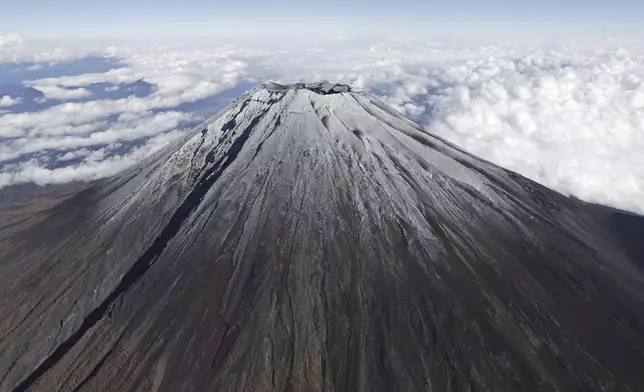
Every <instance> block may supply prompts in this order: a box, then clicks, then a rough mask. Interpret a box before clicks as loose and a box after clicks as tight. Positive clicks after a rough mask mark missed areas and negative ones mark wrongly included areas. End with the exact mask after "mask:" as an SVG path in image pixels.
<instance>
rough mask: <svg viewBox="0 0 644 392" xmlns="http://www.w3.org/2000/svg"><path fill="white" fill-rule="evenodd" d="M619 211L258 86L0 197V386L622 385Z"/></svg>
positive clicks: (334, 93)
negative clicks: (2, 201)
mask: <svg viewBox="0 0 644 392" xmlns="http://www.w3.org/2000/svg"><path fill="white" fill-rule="evenodd" d="M642 227H644V224H642V220H641V219H640V218H638V217H635V216H630V215H627V214H622V213H619V212H615V211H610V210H608V209H604V208H601V207H596V206H590V205H587V204H585V203H582V202H580V201H577V200H573V199H570V198H568V197H565V196H563V195H561V194H558V193H556V192H554V191H551V190H548V189H546V188H544V187H542V186H540V185H538V184H536V183H534V182H532V181H530V180H527V179H525V178H523V177H521V176H519V175H517V174H515V173H512V172H509V171H507V170H504V169H502V168H499V167H497V166H494V165H492V164H490V163H488V162H485V161H482V160H480V159H478V158H476V157H474V156H471V155H469V154H467V153H465V152H463V151H461V150H459V149H458V148H455V147H454V146H452V145H450V144H448V143H446V142H445V141H443V140H441V139H439V138H437V137H435V136H432V135H430V134H428V133H427V132H426V131H425V130H423V129H422V128H421V127H419V126H418V125H416V124H414V123H413V122H411V121H410V120H409V119H407V118H405V117H404V116H403V115H401V114H400V113H398V112H396V111H395V110H393V109H392V108H390V107H389V106H387V105H386V104H384V103H383V102H381V101H379V100H378V99H376V98H375V97H373V96H371V95H369V94H367V93H364V92H359V91H354V90H353V89H351V87H349V86H347V85H341V84H332V83H316V84H294V85H287V86H282V85H278V84H275V83H267V84H264V85H261V86H259V87H257V88H255V89H253V90H251V91H249V92H248V93H246V94H245V95H243V96H242V97H240V98H239V99H237V100H236V101H235V102H233V103H232V104H231V105H230V106H229V107H228V108H226V109H225V110H223V111H222V112H221V113H220V114H219V115H217V116H216V117H214V118H212V119H210V120H208V121H207V122H206V123H204V124H203V125H202V126H200V127H199V128H198V129H196V130H194V131H193V132H191V133H189V134H187V135H186V136H185V137H184V138H182V139H181V140H178V141H177V142H176V143H174V144H172V145H171V146H168V147H167V148H165V149H163V150H162V151H159V152H158V153H156V154H155V155H153V156H152V157H150V158H149V159H147V160H145V161H143V162H141V163H139V164H138V165H136V166H135V167H132V168H131V169H129V170H127V171H125V172H123V173H121V174H120V175H118V176H116V177H113V178H109V179H105V180H101V181H99V182H97V183H95V184H92V185H91V186H90V187H88V188H87V189H85V190H83V191H81V192H78V193H74V194H73V195H72V196H69V197H65V198H63V199H61V200H50V199H46V198H42V197H40V198H37V199H34V200H33V201H30V202H25V203H24V204H22V205H19V206H14V207H12V208H11V209H2V211H1V212H0V298H1V299H2V301H1V302H0V353H2V355H1V356H0V390H1V391H26V390H30V391H115V392H116V391H118V392H125V391H155V392H158V391H168V392H170V391H336V392H340V391H347V392H353V391H365V392H366V391H369V392H371V391H382V392H390V391H433V392H439V391H512V392H515V391H638V390H642V388H644V372H642V369H644V290H643V288H644V277H643V275H642V268H643V267H642V266H643V264H644V263H643V260H642V255H643V254H644V253H643V252H642V250H643V249H644V247H642V246H640V244H639V240H638V238H641V234H642V232H643V231H642ZM637 233H639V235H638V234H637Z"/></svg>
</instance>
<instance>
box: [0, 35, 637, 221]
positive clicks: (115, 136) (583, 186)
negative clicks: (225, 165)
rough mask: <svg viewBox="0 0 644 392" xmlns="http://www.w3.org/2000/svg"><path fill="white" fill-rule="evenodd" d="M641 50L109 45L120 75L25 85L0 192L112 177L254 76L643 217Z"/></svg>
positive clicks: (3, 157)
mask: <svg viewBox="0 0 644 392" xmlns="http://www.w3.org/2000/svg"><path fill="white" fill-rule="evenodd" d="M14 41H15V40H14ZM5 46H7V45H6V44H5ZM14 46H15V45H14ZM641 53H642V52H639V51H637V50H634V51H630V52H629V51H626V50H624V49H620V48H619V47H617V45H615V44H614V43H610V42H608V43H602V44H601V45H600V44H598V45H596V46H594V47H583V48H579V47H577V48H574V49H571V48H570V47H566V46H563V45H558V46H554V47H544V46H541V47H512V46H502V45H473V44H460V43H459V44H456V43H442V42H428V41H415V40H410V39H398V40H396V39H390V40H386V41H383V42H365V41H357V40H354V39H342V40H336V41H335V42H333V43H327V44H320V45H307V46H306V47H304V46H302V47H292V46H291V47H289V48H280V47H279V45H275V44H274V45H271V46H270V47H269V46H265V47H259V46H257V47H241V46H231V45H212V44H205V45H187V46H166V47H150V48H147V49H145V50H141V49H137V50H128V49H126V48H117V47H114V48H110V55H112V56H117V57H120V58H122V62H123V63H124V64H125V65H124V66H123V67H121V68H117V69H112V70H110V71H107V72H103V73H86V74H77V75H71V76H62V77H56V78H43V79H35V80H29V81H25V82H24V85H25V86H28V87H31V88H34V89H36V90H38V91H40V92H42V93H43V94H44V98H45V99H46V100H54V101H56V100H58V101H60V102H59V103H57V104H55V105H53V106H50V107H48V108H46V109H43V110H40V111H37V112H25V113H17V112H9V113H5V114H2V115H0V141H1V144H0V186H2V185H9V184H16V183H23V182H36V183H39V184H46V183H60V182H67V181H73V180H92V179H96V178H100V177H104V176H108V175H112V174H115V173H117V172H118V171H120V170H122V169H123V168H125V167H127V166H129V165H131V164H133V163H134V162H136V161H138V160H140V159H143V158H144V157H145V156H147V155H149V154H151V153H152V152H154V151H156V149H158V148H161V147H162V146H164V145H166V144H167V143H169V142H170V141H171V140H172V139H174V138H176V137H178V136H179V135H180V134H181V132H182V131H185V129H186V128H187V126H188V125H189V124H193V123H194V122H195V121H196V120H197V119H198V118H199V117H200V116H199V115H197V114H195V113H194V111H193V110H191V109H190V108H189V107H188V106H186V105H188V104H193V103H197V102H201V101H203V100H207V99H210V98H211V97H217V96H218V94H221V93H222V92H225V91H228V90H229V89H234V88H235V87H239V86H246V85H252V84H255V83H259V82H261V81H263V80H266V79H272V80H275V81H278V82H294V81H311V80H332V81H339V82H344V83H349V84H352V85H354V86H355V87H358V88H363V89H365V90H368V91H371V92H373V93H374V94H375V95H377V96H379V97H381V98H382V99H384V100H385V101H387V102H388V103H390V104H391V105H393V106H394V107H395V108H396V109H397V110H399V111H401V112H402V113H404V114H405V115H407V116H409V117H411V118H412V119H414V120H415V121H417V122H419V123H420V124H422V125H423V126H424V127H426V128H427V130H428V131H429V132H431V133H434V134H437V135H439V136H441V137H443V138H446V139H448V140H450V141H452V142H453V143H455V144H456V145H458V146H460V147H462V148H464V149H466V150H468V151H470V152H472V153H474V154H476V155H478V156H480V157H482V158H484V159H487V160H490V161H492V162H494V163H496V164H499V165H501V166H503V167H506V168H508V169H511V170H514V171H517V172H519V173H521V174H523V175H525V176H527V177H529V178H531V179H533V180H536V181H538V182H540V183H542V184H544V185H546V186H548V187H551V188H553V189H555V190H558V191H560V192H562V193H565V194H569V195H574V196H576V197H579V198H581V199H583V200H587V201H591V202H599V203H603V204H609V205H612V206H616V207H619V208H623V209H628V210H631V211H636V212H644V154H642V153H641V151H644V59H643V57H642V56H641ZM141 80H142V81H144V82H146V83H149V84H150V85H152V86H153V90H152V92H151V93H150V94H148V95H145V96H136V95H129V96H124V97H122V98H119V99H102V98H101V97H100V96H97V95H96V94H93V93H92V91H93V90H92V86H95V85H97V84H101V85H105V86H106V87H105V91H121V90H123V88H121V86H124V85H127V84H130V83H136V82H137V81H141ZM240 92H241V91H240ZM235 95H239V94H238V93H236V94H235ZM2 99H4V97H3V98H2ZM11 99H12V98H11V97H9V98H7V102H9V100H11ZM7 107H8V108H9V109H11V106H7Z"/></svg>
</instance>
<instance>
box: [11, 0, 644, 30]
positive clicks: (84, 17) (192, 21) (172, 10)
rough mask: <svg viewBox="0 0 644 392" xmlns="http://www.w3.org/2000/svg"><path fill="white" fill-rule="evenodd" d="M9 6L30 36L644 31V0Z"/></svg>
mask: <svg viewBox="0 0 644 392" xmlns="http://www.w3.org/2000/svg"><path fill="white" fill-rule="evenodd" d="M0 6H1V7H2V12H0V28H1V29H2V31H1V32H0V34H6V33H18V34H20V35H23V36H25V37H29V38H128V39H130V38H154V37H168V36H177V37H182V36H209V35H233V36H234V35H247V36H259V35H267V34H268V35H273V34H274V35H287V36H288V35H293V34H294V33H297V34H311V35H330V34H331V35H332V34H361V33H364V34H384V35H392V34H396V33H398V34H406V35H419V36H431V35H442V36H445V35H447V36H450V35H451V36H455V37H459V38H478V37H486V38H487V37H489V38H497V39H498V38H517V37H527V38H536V39H539V38H544V39H548V38H561V39H566V38H583V37H586V38H594V37H597V38H600V37H605V36H612V37H618V38H640V37H642V36H644V27H642V26H640V24H641V23H640V22H641V20H642V19H643V18H644V2H643V1H641V0H640V1H636V0H631V1H628V0H615V1H597V0H595V1H592V0H591V1H589V0H541V1H514V0H512V1H511V0H492V1H475V0H456V1H449V2H446V1H433V0H424V1H423V0H395V1H391V0H390V1H379V0H375V1H374V0H372V1H367V0H317V1H292V0H273V1H259V0H233V1H230V0H228V1H207V0H189V1H176V0H172V1H170V0H156V1H152V0H137V1H125V0H115V1H104V2H90V1H86V0H85V1H79V0H3V1H0ZM260 32H261V34H260Z"/></svg>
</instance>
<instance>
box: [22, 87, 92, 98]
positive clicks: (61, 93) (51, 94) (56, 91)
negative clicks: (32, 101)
mask: <svg viewBox="0 0 644 392" xmlns="http://www.w3.org/2000/svg"><path fill="white" fill-rule="evenodd" d="M32 87H33V88H34V89H36V90H38V91H40V92H41V93H43V94H44V97H45V99H55V100H60V101H66V100H74V99H80V98H86V97H89V96H90V95H92V93H91V91H89V90H87V89H84V88H74V89H67V88H61V87H58V86H47V85H37V84H34V85H32Z"/></svg>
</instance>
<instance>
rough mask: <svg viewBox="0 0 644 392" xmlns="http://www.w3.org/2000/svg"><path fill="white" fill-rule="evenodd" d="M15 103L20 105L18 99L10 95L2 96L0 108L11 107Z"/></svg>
mask: <svg viewBox="0 0 644 392" xmlns="http://www.w3.org/2000/svg"><path fill="white" fill-rule="evenodd" d="M17 103H20V99H19V98H13V97H11V95H3V96H1V97H0V108H5V107H9V106H13V105H15V104H17Z"/></svg>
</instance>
